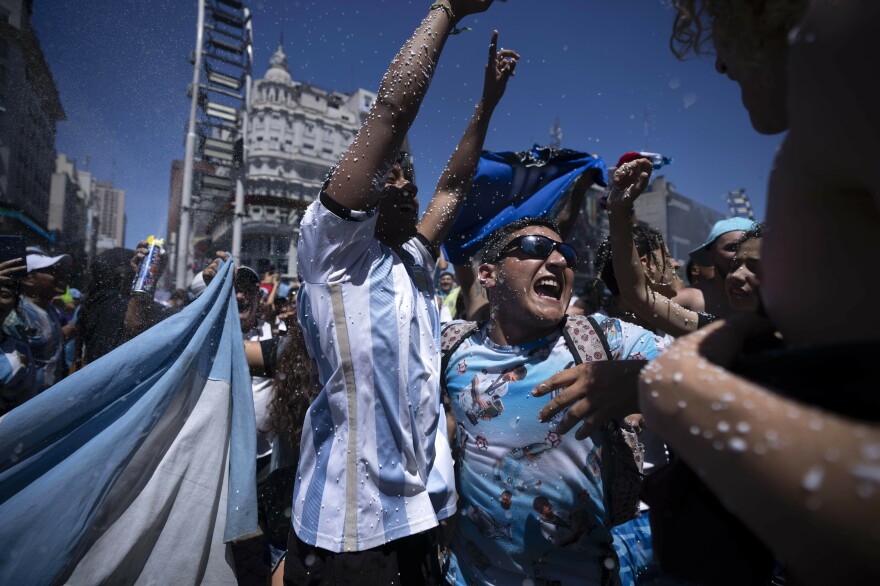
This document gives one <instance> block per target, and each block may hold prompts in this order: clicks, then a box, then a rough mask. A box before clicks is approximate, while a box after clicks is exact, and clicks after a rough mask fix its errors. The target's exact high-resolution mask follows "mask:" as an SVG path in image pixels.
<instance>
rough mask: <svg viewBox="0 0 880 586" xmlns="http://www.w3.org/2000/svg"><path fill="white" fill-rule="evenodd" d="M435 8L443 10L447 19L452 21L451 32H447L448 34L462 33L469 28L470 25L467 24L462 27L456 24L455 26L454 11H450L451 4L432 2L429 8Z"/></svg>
mask: <svg viewBox="0 0 880 586" xmlns="http://www.w3.org/2000/svg"><path fill="white" fill-rule="evenodd" d="M437 9H440V10H442V11H443V12H445V13H446V16H448V17H449V21H450V22H452V32H451V33H449V34H450V35H458V34H461V33H463V32H464V31H469V30H471V27H469V26H466V27H464V28H458V27H457V26H455V23H456V20H455V13H454V12H452V7H451V6H449V5H447V4H444V3H442V2H435V3H434V4H431V8H430V10H437Z"/></svg>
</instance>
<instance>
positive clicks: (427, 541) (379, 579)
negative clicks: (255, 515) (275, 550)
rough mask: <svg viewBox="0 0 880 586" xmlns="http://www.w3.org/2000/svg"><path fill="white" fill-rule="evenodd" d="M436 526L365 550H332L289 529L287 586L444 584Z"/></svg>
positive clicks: (285, 581)
mask: <svg viewBox="0 0 880 586" xmlns="http://www.w3.org/2000/svg"><path fill="white" fill-rule="evenodd" d="M439 536H440V531H439V529H437V528H434V529H431V530H428V531H424V532H422V533H418V534H416V535H410V536H409V537H403V538H401V539H396V540H394V541H390V542H388V543H386V544H384V545H380V546H378V547H374V548H372V549H367V550H364V551H351V552H342V553H334V552H332V551H328V550H326V549H321V548H318V547H314V546H312V545H309V544H307V543H305V542H304V541H302V540H301V539H300V538H299V537H297V536H296V533H294V532H293V528H292V527H291V529H290V535H289V537H288V540H287V557H286V558H285V561H284V584H285V585H286V586H319V585H320V586H329V585H337V584H338V585H340V586H343V585H344V586H349V585H351V584H357V585H358V586H364V585H372V584H375V585H376V586H388V585H389V584H395V585H399V586H411V585H415V586H418V585H420V584H427V585H435V584H436V585H439V584H443V572H442V570H441V565H440V558H439V553H440V549H439V540H438V539H439Z"/></svg>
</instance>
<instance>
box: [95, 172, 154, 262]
mask: <svg viewBox="0 0 880 586" xmlns="http://www.w3.org/2000/svg"><path fill="white" fill-rule="evenodd" d="M92 196H93V197H94V202H95V206H96V209H97V214H98V231H97V232H98V242H97V252H103V251H104V250H109V249H111V248H118V247H121V246H124V243H125V191H124V190H122V189H116V188H115V187H113V182H112V181H95V183H94V185H93V187H92ZM147 236H148V234H144V235H143V237H144V238H146V237H147Z"/></svg>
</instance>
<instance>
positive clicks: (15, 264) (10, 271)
mask: <svg viewBox="0 0 880 586" xmlns="http://www.w3.org/2000/svg"><path fill="white" fill-rule="evenodd" d="M25 269H27V265H25V264H24V259H23V258H11V259H9V260H5V261H3V262H0V279H2V278H9V279H11V278H13V275H14V274H15V273H19V272H21V271H23V270H25Z"/></svg>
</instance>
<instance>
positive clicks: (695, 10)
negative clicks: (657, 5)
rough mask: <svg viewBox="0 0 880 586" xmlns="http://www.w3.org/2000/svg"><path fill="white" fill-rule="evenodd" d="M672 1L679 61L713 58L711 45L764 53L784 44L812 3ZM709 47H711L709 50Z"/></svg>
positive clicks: (797, 0)
mask: <svg viewBox="0 0 880 586" xmlns="http://www.w3.org/2000/svg"><path fill="white" fill-rule="evenodd" d="M758 4H759V2H756V1H755V0H672V6H673V8H675V10H676V15H675V22H674V24H673V25H672V37H671V38H670V39H669V47H670V48H671V49H672V53H673V54H674V55H675V56H676V57H678V58H679V59H683V58H684V57H685V56H687V54H688V53H690V52H691V51H693V53H694V54H696V55H705V54H711V53H712V48H711V41H712V39H713V38H717V40H718V41H720V42H722V43H733V42H736V43H737V44H739V45H741V46H742V45H745V46H748V47H750V48H752V49H753V50H756V51H760V48H761V47H762V46H763V45H764V43H766V42H768V41H780V40H784V39H785V38H786V36H787V35H788V33H789V31H791V30H792V29H793V28H795V27H796V26H797V25H798V23H800V21H801V20H802V19H803V17H804V15H805V14H806V12H807V9H808V8H809V6H810V0H763V5H762V6H760V7H759V6H758ZM707 46H708V47H707Z"/></svg>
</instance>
